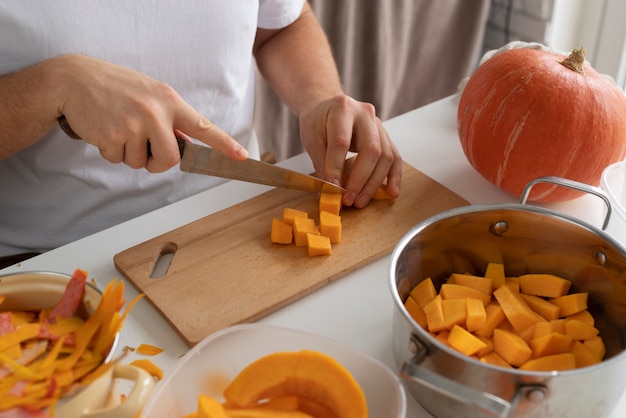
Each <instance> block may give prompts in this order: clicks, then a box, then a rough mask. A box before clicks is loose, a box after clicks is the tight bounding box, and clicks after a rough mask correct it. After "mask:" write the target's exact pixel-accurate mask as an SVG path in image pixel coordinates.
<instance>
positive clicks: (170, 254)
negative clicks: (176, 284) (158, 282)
mask: <svg viewBox="0 0 626 418" xmlns="http://www.w3.org/2000/svg"><path fill="white" fill-rule="evenodd" d="M177 249H178V246H177V245H176V244H174V243H173V242H168V243H167V244H165V245H164V246H162V247H161V250H160V251H159V255H158V257H157V259H156V261H155V262H154V268H153V269H152V273H150V278H151V279H161V278H163V277H165V275H166V274H167V271H168V270H169V268H170V265H171V264H172V259H173V258H174V254H175V253H176V250H177Z"/></svg>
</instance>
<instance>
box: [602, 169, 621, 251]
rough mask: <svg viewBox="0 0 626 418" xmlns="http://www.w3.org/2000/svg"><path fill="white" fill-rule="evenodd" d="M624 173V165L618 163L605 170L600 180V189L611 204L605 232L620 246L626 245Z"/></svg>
mask: <svg viewBox="0 0 626 418" xmlns="http://www.w3.org/2000/svg"><path fill="white" fill-rule="evenodd" d="M625 171H626V163H625V162H624V161H620V162H617V163H614V164H611V165H610V166H608V167H607V168H605V169H604V171H603V172H602V177H601V179H600V187H601V188H602V190H604V191H605V192H606V194H607V195H608V197H609V200H610V202H611V216H610V218H609V224H608V226H607V228H606V232H608V233H609V234H611V235H612V236H613V237H615V238H616V239H617V240H618V241H619V242H620V243H621V244H622V245H626V208H625V207H624V201H625V200H626V196H625V195H624V189H625V186H626V185H625V184H624V180H625V179H624V174H625Z"/></svg>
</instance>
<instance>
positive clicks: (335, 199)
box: [319, 192, 343, 215]
mask: <svg viewBox="0 0 626 418" xmlns="http://www.w3.org/2000/svg"><path fill="white" fill-rule="evenodd" d="M342 199H343V195H342V194H341V193H324V192H322V193H320V201H319V210H320V213H322V212H330V213H333V214H335V215H339V213H340V212H341V205H342V203H341V200H342Z"/></svg>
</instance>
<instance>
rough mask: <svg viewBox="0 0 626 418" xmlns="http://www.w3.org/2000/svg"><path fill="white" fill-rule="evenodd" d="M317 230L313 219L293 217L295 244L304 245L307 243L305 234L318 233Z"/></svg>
mask: <svg viewBox="0 0 626 418" xmlns="http://www.w3.org/2000/svg"><path fill="white" fill-rule="evenodd" d="M319 233H320V232H319V230H318V229H317V226H316V225H315V221H314V220H313V219H311V218H304V217H300V216H296V217H295V218H293V237H294V240H295V242H296V246H298V247H305V246H307V245H308V240H307V234H315V235H319Z"/></svg>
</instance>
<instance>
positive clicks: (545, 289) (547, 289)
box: [519, 273, 572, 298]
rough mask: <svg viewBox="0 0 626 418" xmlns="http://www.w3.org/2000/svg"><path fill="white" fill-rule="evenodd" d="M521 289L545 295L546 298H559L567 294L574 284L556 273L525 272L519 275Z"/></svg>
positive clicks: (532, 293) (524, 291) (523, 291)
mask: <svg viewBox="0 0 626 418" xmlns="http://www.w3.org/2000/svg"><path fill="white" fill-rule="evenodd" d="M519 282H520V291H521V292H522V293H526V294H528V295H535V296H543V297H546V298H557V297H559V296H563V295H567V292H568V291H569V288H570V286H571V284H572V282H570V281H569V280H567V279H564V278H562V277H559V276H555V275H554V274H538V273H534V274H524V275H522V276H519Z"/></svg>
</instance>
